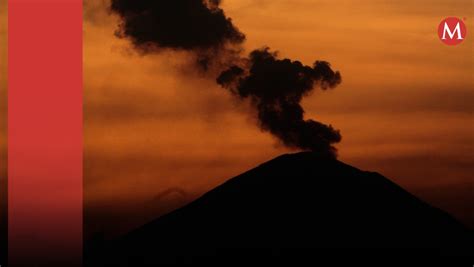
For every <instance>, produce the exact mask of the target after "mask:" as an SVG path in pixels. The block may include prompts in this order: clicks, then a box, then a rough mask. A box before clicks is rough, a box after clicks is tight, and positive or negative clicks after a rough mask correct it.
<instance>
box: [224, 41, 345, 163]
mask: <svg viewBox="0 0 474 267" xmlns="http://www.w3.org/2000/svg"><path fill="white" fill-rule="evenodd" d="M243 65H244V66H243V67H240V66H236V65H234V66H232V67H230V68H229V69H228V70H225V71H223V72H222V73H221V75H220V76H219V77H218V78H217V83H219V84H220V85H221V86H223V87H225V88H228V89H229V90H230V91H231V92H232V93H233V94H234V95H236V96H238V97H240V98H242V99H250V102H251V104H252V106H253V107H254V108H255V109H256V110H257V114H258V120H259V123H260V127H261V128H262V129H263V130H265V131H268V132H270V133H272V134H273V135H274V136H276V137H278V138H279V139H280V140H281V141H282V143H283V144H285V145H286V146H288V147H292V148H300V149H303V150H311V151H317V152H320V153H324V154H326V155H327V156H335V152H336V149H335V148H334V147H333V146H332V144H333V143H337V142H339V141H341V135H340V133H339V131H337V130H335V129H333V128H332V126H331V125H325V124H322V123H320V122H317V121H314V120H305V119H304V110H303V108H302V107H301V104H300V102H301V100H302V98H303V96H305V95H308V94H309V93H310V92H311V91H312V90H313V89H314V88H316V87H319V88H321V89H323V90H326V89H329V88H334V87H335V86H336V85H338V84H339V83H340V82H341V75H340V74H339V72H334V71H333V70H332V69H331V67H330V65H329V63H328V62H325V61H316V62H315V63H314V65H313V66H312V67H310V66H305V65H303V64H302V63H301V62H299V61H291V60H290V59H278V55H277V53H276V52H270V50H269V48H263V49H260V50H254V51H253V52H251V53H250V57H249V58H248V59H247V60H245V63H244V64H243Z"/></svg>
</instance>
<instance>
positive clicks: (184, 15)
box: [111, 0, 245, 69]
mask: <svg viewBox="0 0 474 267" xmlns="http://www.w3.org/2000/svg"><path fill="white" fill-rule="evenodd" d="M220 2H221V1H220V0H166V1H164V0H157V1H150V0H112V4H111V10H112V11H113V12H115V13H117V14H118V15H119V16H120V18H121V23H120V25H119V29H118V30H117V32H116V34H117V36H119V37H122V38H129V39H130V40H131V42H132V43H133V45H134V47H135V48H136V49H138V50H139V51H141V52H144V53H149V52H156V51H159V50H160V49H177V50H186V51H191V52H193V53H195V54H196V55H197V56H198V57H197V60H196V62H197V63H198V64H199V65H200V66H201V67H203V68H204V69H207V68H208V67H209V65H210V64H211V63H212V62H211V61H212V60H213V59H216V58H219V57H220V58H222V57H226V56H228V55H229V54H238V53H239V52H240V44H241V43H242V42H243V41H244V40H245V35H244V34H242V33H241V32H240V31H239V30H238V29H237V28H236V27H235V26H234V25H233V24H232V20H231V19H230V18H228V17H226V15H225V13H224V11H223V10H222V9H221V8H220V7H219V5H220ZM216 54H219V56H217V57H216Z"/></svg>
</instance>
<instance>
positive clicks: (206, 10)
mask: <svg viewBox="0 0 474 267" xmlns="http://www.w3.org/2000/svg"><path fill="white" fill-rule="evenodd" d="M111 1H112V2H111V10H112V11H113V12H115V13H117V14H118V15H119V16H120V18H121V23H120V24H119V29H118V30H117V36H119V37H122V38H128V39H130V41H131V42H132V44H133V46H134V47H135V48H136V49H137V50H138V51H140V52H143V53H144V54H148V53H155V52H159V51H161V50H162V49H172V50H180V51H189V52H191V53H193V54H195V55H196V56H197V57H196V61H195V63H197V65H196V66H197V67H198V68H199V69H200V70H209V69H210V67H211V66H214V67H215V66H217V73H220V74H219V75H218V77H217V79H216V81H217V83H218V84H219V85H221V86H222V87H224V88H227V89H228V90H230V92H232V93H233V94H234V95H235V96H237V97H238V98H240V99H242V100H245V99H248V100H249V101H250V102H251V104H252V107H253V108H255V110H256V111H257V112H256V113H257V118H258V121H259V126H260V127H261V129H262V130H264V131H268V132H270V133H271V134H272V135H274V136H276V137H277V138H278V139H279V140H281V142H282V143H283V144H284V145H286V146H288V147H290V148H298V149H302V150H311V151H315V152H318V153H320V154H321V155H326V156H329V157H336V149H335V148H334V146H333V144H334V143H337V142H339V141H340V140H341V135H340V133H339V131H338V130H335V129H334V128H333V127H332V126H331V125H325V124H323V123H320V122H318V121H315V120H311V119H306V120H305V119H304V110H303V108H302V106H301V100H302V98H303V97H304V96H306V95H308V94H309V93H310V92H312V91H313V89H314V88H320V89H322V90H326V89H330V88H334V87H335V86H337V85H338V84H339V83H340V82H341V75H340V73H339V72H337V71H333V70H332V69H331V67H330V64H329V63H328V62H325V61H316V62H315V63H314V64H313V66H306V65H304V64H302V63H301V62H299V61H292V60H290V59H279V58H278V55H277V53H276V52H271V51H270V49H269V48H262V49H258V50H254V51H253V52H251V53H250V55H249V56H248V57H247V58H245V57H242V56H241V55H240V54H241V51H242V44H243V42H244V40H245V35H244V34H243V33H241V32H240V31H239V30H238V28H237V27H236V26H234V25H233V23H232V20H231V19H230V18H228V17H227V16H226V15H225V13H224V11H223V10H222V9H221V8H220V4H221V0H173V1H161V0H157V1H147V0H111ZM213 69H214V70H216V68H213Z"/></svg>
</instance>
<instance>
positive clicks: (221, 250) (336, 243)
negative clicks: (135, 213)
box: [85, 152, 473, 266]
mask: <svg viewBox="0 0 474 267" xmlns="http://www.w3.org/2000/svg"><path fill="white" fill-rule="evenodd" d="M472 240H473V239H472V233H471V231H470V230H469V229H467V228H466V227H465V226H463V225H462V224H460V223H459V222H457V221H456V220H455V219H454V218H452V217H451V216H450V215H449V214H447V213H445V212H443V211H441V210H439V209H437V208H434V207H432V206H430V205H428V204H426V203H424V202H423V201H421V200H419V199H417V198H416V197H414V196H413V195H411V194H410V193H408V192H406V191H405V190H403V189H402V188H400V187H399V186H397V185H396V184H394V183H392V182H391V181H390V180H388V179H387V178H385V177H383V176H382V175H380V174H377V173H373V172H365V171H361V170H358V169H356V168H354V167H351V166H349V165H346V164H344V163H342V162H340V161H337V160H334V159H327V158H321V157H319V156H318V155H316V154H314V153H310V152H303V153H298V154H291V155H283V156H280V157H278V158H275V159H273V160H271V161H268V162H266V163H264V164H262V165H260V166H258V167H257V168H254V169H252V170H250V171H248V172H246V173H243V174H241V175H239V176H237V177H235V178H232V179H230V180H229V181H227V182H226V183H224V184H222V185H221V186H218V187H217V188H215V189H213V190H211V191H210V192H208V193H206V194H205V195H203V196H202V197H201V198H199V199H197V200H196V201H194V202H192V203H190V204H189V205H187V206H185V207H183V208H181V209H178V210H176V211H174V212H172V213H170V214H168V215H165V216H163V217H161V218H158V219H156V220H154V221H152V222H150V223H148V224H146V225H144V226H142V227H141V228H139V229H136V230H134V231H132V232H130V233H129V234H127V235H126V236H124V237H122V238H120V239H118V240H114V241H112V242H103V243H101V244H92V245H90V244H89V245H88V246H87V247H86V255H85V256H86V257H85V264H86V265H87V266H155V265H160V264H166V263H196V262H201V263H211V262H212V263H220V264H224V266H226V263H242V264H250V263H258V262H261V263H277V262H280V263H281V262H288V263H295V262H299V261H301V262H303V261H305V262H306V261H308V260H309V261H311V260H315V259H318V258H320V257H326V258H330V259H331V260H332V261H338V260H348V263H350V259H344V255H346V256H347V255H351V257H353V256H356V257H357V256H361V255H363V256H367V257H369V258H374V257H375V256H377V255H379V256H380V254H382V255H383V254H386V256H388V257H394V258H397V255H398V256H410V257H411V256H416V257H418V259H421V260H423V261H424V262H425V263H428V261H430V260H433V261H435V259H438V258H444V259H445V257H448V258H449V259H451V260H454V259H456V260H461V259H462V260H463V261H464V262H465V263H468V262H470V261H471V260H472V258H470V254H469V253H470V252H471V250H470V249H472V247H473V243H472ZM359 248H365V249H363V250H360V249H359ZM367 248H368V249H369V250H367ZM381 248H382V250H380V249H381ZM374 249H376V250H374ZM343 251H348V252H349V251H350V253H344V252H343ZM372 254H374V255H372ZM445 260H446V259H445ZM448 261H449V260H448ZM435 262H437V263H440V261H437V260H436V261H435ZM472 263H473V262H471V263H470V265H469V263H468V265H466V266H472ZM444 264H448V265H446V266H450V265H449V263H445V262H444V261H443V265H444ZM380 266H384V264H381V265H380ZM451 266H455V265H451Z"/></svg>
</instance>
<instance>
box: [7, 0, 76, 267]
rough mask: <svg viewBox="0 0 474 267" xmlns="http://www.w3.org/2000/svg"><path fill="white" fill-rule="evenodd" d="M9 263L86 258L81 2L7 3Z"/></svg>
mask: <svg viewBox="0 0 474 267" xmlns="http://www.w3.org/2000/svg"><path fill="white" fill-rule="evenodd" d="M8 32H9V39H8V45H9V63H8V68H9V73H8V82H9V88H8V90H9V91H8V101H9V103H8V159H9V160H8V175H9V177H8V189H9V195H8V208H9V210H8V225H9V230H8V231H9V234H8V238H9V241H8V246H9V263H10V266H79V265H80V264H81V257H82V1H80V0H9V20H8Z"/></svg>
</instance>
